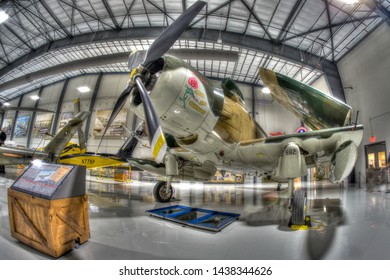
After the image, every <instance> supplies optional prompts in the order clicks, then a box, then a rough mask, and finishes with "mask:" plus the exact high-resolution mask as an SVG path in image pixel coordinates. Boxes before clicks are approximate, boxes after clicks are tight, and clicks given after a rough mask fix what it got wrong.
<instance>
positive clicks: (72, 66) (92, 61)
mask: <svg viewBox="0 0 390 280" xmlns="http://www.w3.org/2000/svg"><path fill="white" fill-rule="evenodd" d="M140 53H141V55H142V56H144V55H145V54H146V51H140ZM167 54H170V55H173V56H176V57H178V58H181V59H185V60H200V59H204V60H215V61H228V62H237V60H238V52H234V51H224V50H194V49H172V50H170V51H168V52H167ZM128 58H129V53H128V52H124V53H115V54H108V55H101V56H98V57H89V58H86V59H80V60H75V61H71V62H67V63H62V64H58V65H55V66H52V67H48V68H45V69H42V70H39V71H36V72H32V73H29V74H27V75H24V76H21V77H18V78H15V79H13V80H10V81H7V82H5V83H2V84H0V92H3V91H6V90H9V89H12V88H15V87H19V86H23V85H25V84H29V83H32V82H34V81H36V80H39V79H44V78H47V77H50V76H53V75H60V74H64V73H67V72H71V71H77V70H82V69H90V68H94V67H99V66H105V65H112V64H118V63H127V60H128Z"/></svg>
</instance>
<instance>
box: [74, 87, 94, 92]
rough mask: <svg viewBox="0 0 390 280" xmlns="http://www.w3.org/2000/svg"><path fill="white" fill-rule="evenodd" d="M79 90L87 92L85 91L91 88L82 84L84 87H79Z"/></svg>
mask: <svg viewBox="0 0 390 280" xmlns="http://www.w3.org/2000/svg"><path fill="white" fill-rule="evenodd" d="M77 90H78V91H79V92H81V93H85V92H88V91H90V90H91V89H90V88H89V87H87V86H82V87H78V88H77Z"/></svg>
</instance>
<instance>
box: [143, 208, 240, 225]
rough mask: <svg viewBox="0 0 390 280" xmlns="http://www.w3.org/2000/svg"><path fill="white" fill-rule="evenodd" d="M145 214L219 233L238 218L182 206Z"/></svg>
mask: <svg viewBox="0 0 390 280" xmlns="http://www.w3.org/2000/svg"><path fill="white" fill-rule="evenodd" d="M146 212H147V213H149V214H150V215H151V216H154V217H158V218H161V219H166V220H169V221H173V222H176V223H180V224H183V225H187V226H191V227H195V228H201V229H206V230H211V231H221V230H222V229H223V228H225V227H226V226H228V225H229V224H231V223H233V222H234V221H235V220H237V219H238V217H239V216H240V215H239V214H235V213H229V212H220V211H213V210H208V209H203V208H193V207H188V206H182V205H173V206H169V207H163V208H158V209H152V210H147V211H146Z"/></svg>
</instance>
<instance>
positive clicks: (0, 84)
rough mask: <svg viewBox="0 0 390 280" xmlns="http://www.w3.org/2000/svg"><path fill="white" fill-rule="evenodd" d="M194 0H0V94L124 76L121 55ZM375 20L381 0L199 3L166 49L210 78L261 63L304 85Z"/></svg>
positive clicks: (248, 78) (245, 74) (384, 3)
mask: <svg viewBox="0 0 390 280" xmlns="http://www.w3.org/2000/svg"><path fill="white" fill-rule="evenodd" d="M194 2H196V1H195V0H160V1H157V0H110V1H108V0H77V1H76V0H28V1H27V0H25V1H23V0H5V1H4V0H3V1H1V2H0V10H3V11H5V12H6V13H7V14H8V15H9V19H8V20H7V21H5V22H4V23H2V24H0V100H2V101H8V100H10V99H13V98H15V97H17V96H19V95H21V94H24V93H26V92H29V91H31V90H34V89H36V88H39V87H41V86H44V85H47V84H51V83H54V82H56V81H60V80H63V79H65V78H69V77H74V76H78V75H81V74H85V73H100V72H103V73H106V72H128V69H127V60H126V57H127V55H128V53H129V52H130V51H132V50H147V49H148V47H149V46H150V45H151V44H152V43H153V40H154V39H155V38H156V37H157V36H158V35H159V34H160V33H161V32H162V30H163V29H164V28H165V27H166V26H167V25H169V24H171V23H172V21H174V20H175V19H176V18H177V17H178V16H179V15H180V13H182V12H183V11H184V10H185V9H186V8H188V7H189V6H190V5H192V4H193V3H194ZM383 22H387V24H390V0H381V1H379V0H360V1H357V2H356V3H353V4H346V3H345V1H343V0H271V1H270V0H268V1H265V0H209V1H208V4H207V6H206V8H205V9H203V10H202V11H201V12H200V14H199V15H198V16H197V17H196V18H195V20H194V21H193V23H192V24H191V26H190V28H189V29H188V30H187V31H186V32H185V33H184V34H183V35H182V37H181V38H180V39H179V40H178V41H177V42H176V44H175V45H174V46H173V49H174V51H176V52H177V53H179V54H180V52H181V50H183V49H190V50H192V51H190V52H187V53H184V54H182V55H183V58H185V59H186V60H187V61H188V62H190V63H191V64H192V65H193V66H195V67H196V68H197V69H199V70H200V72H201V73H203V74H205V75H206V76H208V77H210V78H219V79H221V78H225V77H230V78H233V79H235V80H237V81H240V82H244V83H251V84H253V83H254V84H261V81H260V80H259V78H258V69H259V67H266V68H269V69H273V70H274V71H276V72H280V73H282V74H285V75H287V76H290V77H292V78H295V79H297V80H299V81H303V82H305V83H308V84H311V83H312V82H313V81H315V80H316V79H317V78H318V77H320V76H321V75H322V74H323V72H324V71H325V70H324V67H325V66H326V65H334V63H337V61H339V60H340V59H342V58H343V57H344V56H345V54H346V53H348V51H350V50H351V49H352V48H353V47H354V46H356V45H357V44H358V43H359V42H360V41H361V40H362V39H364V38H365V37H366V36H367V35H368V34H369V33H370V32H372V31H373V30H374V29H375V28H376V27H378V26H379V25H380V24H382V23H383ZM220 50H224V51H225V52H223V54H222V55H216V53H218V52H219V51H220ZM216 51H217V52H216Z"/></svg>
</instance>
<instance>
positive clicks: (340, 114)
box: [260, 68, 352, 130]
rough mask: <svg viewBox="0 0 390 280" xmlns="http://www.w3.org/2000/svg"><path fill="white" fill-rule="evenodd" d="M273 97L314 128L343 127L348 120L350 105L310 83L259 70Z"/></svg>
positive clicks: (266, 70)
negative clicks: (309, 84)
mask: <svg viewBox="0 0 390 280" xmlns="http://www.w3.org/2000/svg"><path fill="white" fill-rule="evenodd" d="M260 77H261V80H262V81H263V83H264V85H265V86H267V87H268V88H269V89H270V90H271V94H272V97H273V98H274V99H275V100H276V101H278V102H279V103H280V104H282V105H283V106H284V107H285V108H286V109H288V110H289V111H291V112H292V113H293V114H295V115H296V116H298V117H299V118H300V119H301V120H302V121H303V122H304V123H305V124H306V125H307V126H308V127H310V128H311V129H313V130H319V129H325V128H331V127H342V126H345V125H347V124H348V123H349V121H350V116H351V114H352V108H351V107H350V106H348V105H347V104H345V103H344V102H341V101H340V100H338V99H336V98H334V97H332V96H330V95H327V94H325V93H323V92H321V91H319V90H317V89H315V88H313V87H311V86H308V85H306V84H304V83H301V82H298V81H296V80H294V79H291V78H289V77H287V76H284V75H281V74H278V73H275V72H273V71H272V70H268V69H265V68H261V69H260Z"/></svg>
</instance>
